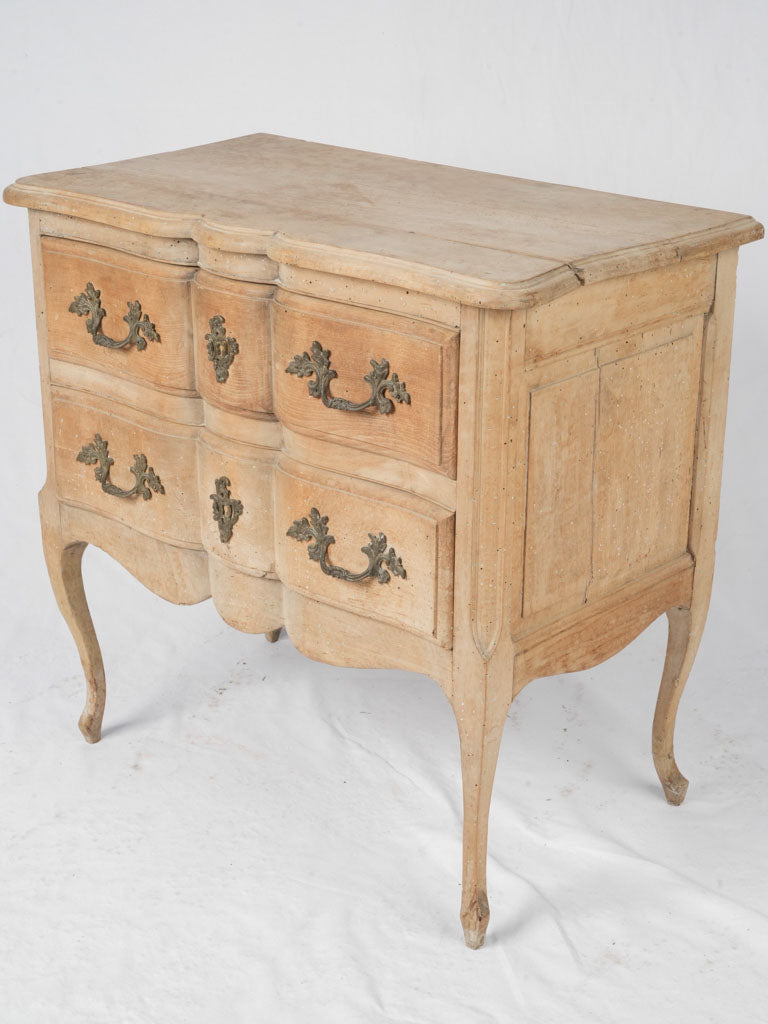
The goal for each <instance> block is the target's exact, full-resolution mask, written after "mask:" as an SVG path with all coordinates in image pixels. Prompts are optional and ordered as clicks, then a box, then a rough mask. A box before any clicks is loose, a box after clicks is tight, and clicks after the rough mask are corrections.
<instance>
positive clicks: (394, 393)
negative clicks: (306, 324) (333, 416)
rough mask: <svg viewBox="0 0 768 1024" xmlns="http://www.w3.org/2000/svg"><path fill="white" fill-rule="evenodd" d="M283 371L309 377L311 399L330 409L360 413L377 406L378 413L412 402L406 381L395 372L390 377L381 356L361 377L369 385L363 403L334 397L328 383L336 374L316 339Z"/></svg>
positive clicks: (329, 357)
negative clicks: (396, 403)
mask: <svg viewBox="0 0 768 1024" xmlns="http://www.w3.org/2000/svg"><path fill="white" fill-rule="evenodd" d="M285 372H286V373H293V374H295V375H296V376H297V377H312V376H314V378H315V379H314V380H311V381H310V382H309V384H308V386H307V388H308V391H309V393H310V395H311V396H312V397H313V398H319V399H320V400H321V401H322V403H323V405H325V406H327V407H328V408H329V409H342V410H343V411H344V412H362V411H363V409H369V408H371V406H376V408H377V409H378V410H379V412H380V413H383V414H385V415H386V414H387V413H390V412H394V411H395V402H404V403H405V404H406V405H410V404H411V396H410V395H409V394H408V392H407V391H406V390H405V382H404V381H401V380H400V378H399V377H398V376H397V374H396V373H393V374H392V376H391V377H390V376H389V360H388V359H382V360H381V362H380V363H377V362H376V360H375V359H371V372H370V373H366V374H365V375H364V376H363V380H364V381H365V382H366V383H367V384H369V385H370V388H371V393H370V395H369V396H368V398H366V400H365V401H364V402H350V401H349V400H348V399H346V398H334V397H333V395H331V393H330V391H329V387H330V383H331V381H332V380H335V378H336V377H338V374H337V373H336V371H335V370H334V369H332V367H331V352H330V349H327V348H323V346H322V345H321V344H320V342H319V341H313V342H312V345H311V346H310V351H309V352H302V353H301V354H300V355H295V356H294V357H293V359H292V360H291V361H290V363H288V365H287V366H286V368H285Z"/></svg>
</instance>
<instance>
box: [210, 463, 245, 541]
mask: <svg viewBox="0 0 768 1024" xmlns="http://www.w3.org/2000/svg"><path fill="white" fill-rule="evenodd" d="M213 486H214V487H215V488H216V491H215V493H214V494H211V495H210V498H211V501H212V502H213V518H214V521H215V522H217V523H218V524H219V537H220V538H221V543H222V544H229V542H230V541H231V540H232V531H233V530H234V528H235V523H236V522H237V520H238V519H239V518H240V516H241V515H242V514H243V503H242V501H240V500H239V499H238V498H233V497H232V494H231V492H230V490H229V487H230V481H229V477H227V476H220V477H218V478H217V479H216V482H215V483H214V485H213Z"/></svg>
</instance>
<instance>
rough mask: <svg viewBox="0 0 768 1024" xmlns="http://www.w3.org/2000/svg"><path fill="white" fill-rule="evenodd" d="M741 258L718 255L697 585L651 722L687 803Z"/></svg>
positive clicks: (670, 796)
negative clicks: (694, 679)
mask: <svg viewBox="0 0 768 1024" xmlns="http://www.w3.org/2000/svg"><path fill="white" fill-rule="evenodd" d="M737 261H738V250H737V249H730V250H728V251H726V252H722V253H720V254H719V255H718V258H717V279H716V286H715V299H714V303H713V306H712V312H711V314H710V316H709V317H708V318H707V323H706V327H705V331H704V357H703V360H702V370H701V395H700V401H699V412H698V425H697V434H696V452H695V459H694V464H693V490H692V495H691V514H690V519H689V526H688V550H689V551H690V553H691V555H692V556H693V559H694V570H693V588H692V594H691V600H690V603H689V605H688V608H687V609H686V608H685V606H683V607H682V608H673V609H672V610H671V611H670V612H669V644H668V647H667V658H666V662H665V664H664V674H663V677H662V681H661V688H660V690H659V699H658V702H657V704H656V714H655V716H654V720H653V760H654V764H655V765H656V771H657V772H658V775H659V779H660V780H661V784H662V786H663V787H664V793H665V795H666V798H667V800H668V801H669V802H670V803H671V804H679V803H682V801H683V800H684V798H685V794H686V791H687V789H688V780H687V779H686V778H684V776H683V775H682V773H681V772H680V770H679V768H678V767H677V763H676V761H675V755H674V731H675V720H676V718H677V709H678V706H679V704H680V698H681V697H682V695H683V690H684V688H685V684H686V682H687V680H688V676H689V674H690V671H691V668H692V667H693V661H694V658H695V657H696V652H697V651H698V649H699V643H700V642H701V636H702V633H703V632H704V625H705V623H706V620H707V612H708V610H709V598H710V594H711V592H712V577H713V574H714V569H715V540H716V538H717V524H718V518H719V510H720V480H721V476H722V471H723V443H724V439H725V414H726V409H727V405H728V377H729V368H730V362H731V337H732V333H733V309H734V301H735V296H736V265H737Z"/></svg>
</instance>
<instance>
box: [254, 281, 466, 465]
mask: <svg viewBox="0 0 768 1024" xmlns="http://www.w3.org/2000/svg"><path fill="white" fill-rule="evenodd" d="M272 337H273V373H274V376H273V380H274V392H275V405H276V408H277V415H278V418H279V419H280V421H281V422H282V423H284V424H285V425H286V426H287V427H291V428H293V429H295V430H298V431H302V432H304V433H308V434H312V435H313V436H316V437H320V438H327V439H329V440H333V441H337V442H341V443H343V444H347V445H352V446H354V447H356V448H364V449H366V450H369V451H375V452H379V453H382V454H387V455H395V456H399V457H401V458H403V459H405V460H407V461H408V462H414V463H417V464H418V465H422V466H427V467H429V468H431V469H435V470H438V471H439V472H441V473H445V474H446V475H448V476H451V477H455V476H456V388H457V367H458V335H457V333H456V332H455V331H452V330H450V329H448V328H444V327H438V326H436V325H433V324H429V323H425V322H423V321H420V320H412V319H410V318H408V317H402V316H396V315H394V314H390V313H382V312H379V311H377V310H370V309H361V308H353V307H350V306H347V305H342V304H341V303H336V302H328V301H326V300H323V299H310V298H306V297H304V296H300V295H294V294H290V293H287V292H284V291H281V292H279V293H278V295H277V298H276V300H275V303H274V308H273V335H272Z"/></svg>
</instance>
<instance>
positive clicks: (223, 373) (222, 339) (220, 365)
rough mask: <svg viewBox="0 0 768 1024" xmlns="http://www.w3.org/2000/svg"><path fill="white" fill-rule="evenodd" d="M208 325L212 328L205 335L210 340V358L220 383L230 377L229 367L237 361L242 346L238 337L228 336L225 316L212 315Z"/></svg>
mask: <svg viewBox="0 0 768 1024" xmlns="http://www.w3.org/2000/svg"><path fill="white" fill-rule="evenodd" d="M208 326H209V327H210V328H211V330H210V333H209V334H206V336H205V340H206V341H207V342H208V358H209V359H210V361H211V362H212V363H213V369H214V371H215V373H216V380H217V381H218V382H219V384H223V383H224V381H225V380H227V379H228V377H229V368H230V366H231V365H232V363H233V362H234V361H235V356H236V355H237V353H238V352H239V351H240V346H239V345H238V343H237V338H228V337H227V329H226V327H225V326H224V317H223V316H221V315H220V314H219V313H217V314H216V316H212V317H211V319H210V320H209V321H208Z"/></svg>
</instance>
